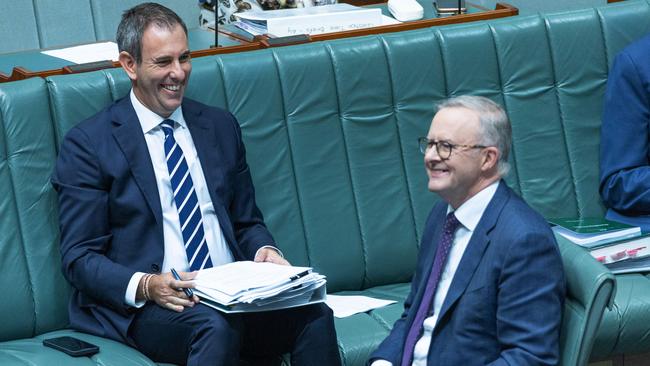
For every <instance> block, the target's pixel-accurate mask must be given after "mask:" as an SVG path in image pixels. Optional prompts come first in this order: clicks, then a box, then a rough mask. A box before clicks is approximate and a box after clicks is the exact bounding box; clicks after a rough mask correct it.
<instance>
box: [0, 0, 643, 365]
mask: <svg viewBox="0 0 650 366" xmlns="http://www.w3.org/2000/svg"><path fill="white" fill-rule="evenodd" d="M648 32H650V0H631V1H626V2H623V3H618V4H612V5H608V6H605V7H601V8H597V9H588V10H582V11H575V12H566V13H556V14H549V15H542V16H537V15H535V16H530V17H515V18H509V19H504V20H499V21H492V22H485V23H477V24H466V25H457V26H449V27H439V28H431V29H424V30H417V31H410V32H402V33H393V34H388V35H382V36H371V37H363V38H354V39H344V40H338V41H332V42H319V43H312V44H306V45H300V46H292V47H283V48H277V49H269V50H262V51H256V52H249V53H240V54H228V55H222V56H214V57H203V58H200V59H196V60H194V61H193V66H194V69H193V74H192V79H191V81H190V89H189V90H188V96H190V97H192V98H195V99H198V100H200V101H203V102H205V103H208V104H212V105H217V106H221V107H223V108H226V109H228V110H230V111H231V112H232V113H234V115H235V116H237V118H238V119H239V122H240V124H241V126H242V131H243V135H244V140H245V143H246V146H247V157H248V160H249V164H250V166H251V171H252V175H253V180H254V183H255V187H256V193H257V198H258V204H259V205H260V207H261V209H262V211H263V212H264V214H265V218H266V221H267V223H268V225H269V228H270V230H271V231H272V233H273V234H274V236H275V238H276V240H277V242H278V244H279V246H280V247H281V249H282V250H283V251H284V253H285V255H286V257H287V258H288V259H289V260H290V261H291V262H292V263H294V264H296V265H310V266H313V267H315V268H316V270H317V271H318V272H319V273H324V274H326V275H327V277H328V290H329V291H330V292H340V293H344V294H346V293H347V294H359V293H361V294H367V295H370V296H376V297H381V298H389V299H395V300H398V304H395V305H391V306H388V307H385V308H382V309H379V310H376V311H373V312H370V313H369V314H357V315H355V316H352V317H350V318H345V319H337V320H336V326H337V331H338V335H339V346H340V348H341V352H342V355H343V357H344V360H345V364H346V365H361V364H363V363H364V362H365V361H366V359H367V356H368V354H369V353H370V352H371V351H372V349H373V348H374V347H376V346H377V345H378V343H379V342H380V341H381V340H382V339H383V338H384V337H385V336H386V335H387V334H388V332H389V329H390V327H391V325H392V323H393V322H394V321H395V320H396V319H397V317H399V315H400V313H401V306H402V301H403V300H404V298H405V297H406V295H407V293H408V290H409V288H408V286H409V285H408V281H409V280H410V276H411V274H412V271H413V269H414V264H415V258H416V255H417V249H418V242H419V239H420V235H421V233H422V231H423V225H424V221H425V218H426V215H427V213H428V211H429V209H430V208H431V206H432V205H433V203H434V201H435V200H436V199H437V198H436V197H435V196H434V195H432V194H431V193H429V192H428V191H427V190H426V177H425V175H424V173H423V167H422V157H421V155H420V153H419V152H418V149H417V143H416V138H417V137H418V136H421V135H424V134H426V131H427V129H428V126H429V123H430V120H431V118H432V116H433V104H434V102H436V101H438V100H441V99H443V98H446V97H448V96H453V95H460V94H466V93H472V94H480V95H484V96H488V97H490V98H493V99H494V100H496V101H497V102H499V103H501V104H503V105H504V106H505V107H506V109H507V111H508V114H509V116H510V118H511V120H512V123H513V137H514V142H513V153H512V156H511V163H512V167H513V169H512V172H511V174H510V175H509V176H508V178H507V182H508V184H509V185H510V186H511V187H513V188H514V189H515V190H516V191H518V192H519V193H520V194H521V195H522V196H523V198H524V199H525V200H526V201H527V202H529V203H530V204H531V205H532V206H534V207H535V208H536V209H538V210H539V211H540V212H541V213H542V214H543V215H545V216H547V217H550V216H597V215H602V214H603V212H604V209H603V207H602V205H601V203H600V201H599V198H598V192H597V187H598V178H597V177H598V160H597V159H598V143H599V135H598V134H599V126H600V111H601V107H602V96H603V93H604V87H605V83H606V79H607V71H608V68H609V65H610V62H611V60H612V58H613V56H614V55H615V54H616V53H617V52H618V51H619V50H621V49H622V48H623V47H624V46H625V45H626V44H628V43H629V42H631V41H633V40H634V39H637V38H639V37H641V36H642V35H643V34H646V33H648ZM128 90H129V81H128V79H127V77H126V75H125V74H124V73H123V72H122V70H120V69H114V70H104V71H99V72H94V73H86V74H73V75H62V76H56V77H51V78H48V79H47V80H41V79H28V80H23V81H19V82H14V83H5V84H0V187H2V192H3V193H4V194H2V195H0V212H2V215H3V216H2V217H3V219H2V220H0V229H2V232H3V235H2V236H0V265H1V268H3V269H5V268H7V270H4V272H5V273H9V275H5V276H0V286H2V288H3V289H5V293H4V298H5V299H9V300H8V301H2V302H0V314H2V317H3V319H2V324H3V326H2V328H0V341H7V342H4V343H0V364H4V363H5V362H8V363H10V362H19V361H26V360H32V361H33V360H36V361H37V362H38V363H40V362H44V361H42V360H45V359H50V358H49V357H50V356H51V357H62V356H61V355H59V354H56V355H55V354H54V353H53V352H54V351H51V350H49V349H44V348H43V347H41V346H40V338H39V337H43V336H44V334H45V335H47V332H50V331H59V332H70V331H68V330H61V329H64V328H65V326H66V323H67V318H66V316H67V315H66V314H67V311H66V303H67V294H68V290H69V288H68V285H67V284H66V282H65V280H64V279H63V277H62V275H61V272H60V264H59V255H58V229H57V222H58V221H57V211H56V204H55V197H54V192H53V191H52V188H51V187H50V186H49V175H50V173H51V170H52V167H53V164H54V159H55V156H56V152H57V149H58V144H59V142H60V141H61V139H62V136H63V135H64V134H65V132H66V131H67V130H69V129H70V128H71V127H72V126H73V125H74V124H76V123H77V122H78V121H80V120H82V119H84V118H86V117H88V116H91V115H92V114H94V113H96V112H97V111H99V110H100V109H101V108H103V107H104V106H105V105H107V104H108V103H110V102H111V101H113V100H116V99H117V98H119V97H121V96H123V95H125V94H126V93H127V92H128ZM560 248H561V252H562V257H563V261H564V265H565V270H566V273H567V281H568V300H567V302H566V307H565V318H564V322H563V329H562V344H563V348H562V362H563V364H564V365H583V364H585V363H586V362H587V359H588V358H589V354H590V350H591V348H592V345H593V342H594V339H595V335H596V331H597V328H598V324H599V320H600V317H601V314H602V311H603V308H604V307H605V305H606V304H607V303H608V302H609V300H610V295H611V294H612V293H613V287H614V283H613V276H612V275H611V273H610V272H608V271H607V270H606V269H605V268H604V267H602V266H601V265H600V264H598V263H597V262H595V261H594V260H593V259H592V258H590V256H589V255H588V254H587V253H586V252H584V251H583V250H581V249H580V248H577V247H575V246H572V245H570V244H568V243H566V242H564V241H561V242H560ZM9 269H10V270H9ZM649 284H650V282H648V279H647V278H646V277H644V276H641V275H626V276H618V284H617V286H618V290H617V297H616V300H615V302H614V304H613V305H612V310H611V311H606V316H605V318H604V320H603V322H602V326H601V327H600V330H599V331H598V338H597V340H596V346H595V348H594V352H593V354H592V357H593V358H604V357H608V356H610V355H614V354H619V353H622V352H625V353H638V352H648V351H649V350H650V337H648V336H647V326H646V325H645V324H647V307H646V306H647V305H645V304H647V303H648V302H649V301H650V292H649V291H643V290H638V289H639V288H641V289H643V288H646V287H648V286H649ZM30 337H37V338H30ZM81 337H86V336H85V335H81ZM87 337H90V336H87ZM88 339H91V338H88ZM91 341H92V342H94V343H98V344H99V345H100V347H102V349H106V350H110V351H111V352H110V354H108V353H104V352H102V353H100V354H99V355H96V356H93V361H94V362H96V363H102V364H120V365H121V364H125V363H131V364H138V365H139V364H148V363H150V361H148V360H147V359H146V358H144V357H143V356H141V355H139V354H138V353H137V352H134V351H133V350H131V349H128V347H125V346H123V345H120V344H116V343H115V342H111V341H109V340H104V339H99V338H97V337H94V338H92V340H91ZM134 355H136V356H134ZM69 361H70V362H72V360H69ZM75 361H77V362H82V360H75ZM62 362H63V361H62Z"/></svg>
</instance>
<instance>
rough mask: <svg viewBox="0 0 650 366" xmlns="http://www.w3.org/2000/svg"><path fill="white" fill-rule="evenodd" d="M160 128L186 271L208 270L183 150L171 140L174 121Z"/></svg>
mask: <svg viewBox="0 0 650 366" xmlns="http://www.w3.org/2000/svg"><path fill="white" fill-rule="evenodd" d="M160 127H162V129H163V132H164V133H165V159H166V160H167V169H168V170H169V180H170V181H171V185H172V190H173V191H174V203H176V209H177V210H178V218H179V221H180V223H181V232H182V234H183V241H184V242H185V253H187V260H188V262H189V263H190V271H196V270H199V269H202V268H210V267H212V261H211V260H210V253H209V252H208V244H207V243H206V241H205V233H204V231H203V218H202V217H201V208H200V207H199V200H198V198H197V196H196V191H195V190H194V183H193V182H192V176H191V175H190V170H189V168H188V166H187V162H186V161H185V156H183V150H181V147H180V146H179V145H178V143H176V139H175V138H174V121H172V120H171V119H166V120H164V121H162V122H161V123H160Z"/></svg>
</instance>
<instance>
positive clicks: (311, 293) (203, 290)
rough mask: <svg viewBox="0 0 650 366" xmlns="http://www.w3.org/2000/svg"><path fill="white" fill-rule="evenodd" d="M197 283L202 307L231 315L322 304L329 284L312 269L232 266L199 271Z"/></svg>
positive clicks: (248, 263) (244, 264) (273, 266)
mask: <svg viewBox="0 0 650 366" xmlns="http://www.w3.org/2000/svg"><path fill="white" fill-rule="evenodd" d="M194 282H195V284H196V287H195V289H194V290H195V293H196V294H197V295H198V296H199V298H200V299H201V302H202V303H204V304H206V305H209V306H211V307H213V308H215V309H218V310H220V311H223V312H228V313H230V312H247V311H268V310H274V309H284V308H289V307H295V306H303V305H307V304H313V303H316V302H323V301H324V300H325V296H326V286H325V284H326V282H327V281H326V280H325V276H322V275H319V274H318V273H315V272H312V269H311V267H291V266H282V265H279V264H274V263H255V262H232V263H228V264H225V265H222V266H218V267H213V268H208V269H203V270H200V271H199V273H198V274H197V275H196V278H195V279H194Z"/></svg>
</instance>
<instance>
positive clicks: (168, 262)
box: [52, 3, 340, 365]
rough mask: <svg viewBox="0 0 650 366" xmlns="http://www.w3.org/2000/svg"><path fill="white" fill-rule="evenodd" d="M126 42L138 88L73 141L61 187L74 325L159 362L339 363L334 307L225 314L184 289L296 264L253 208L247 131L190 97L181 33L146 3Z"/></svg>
mask: <svg viewBox="0 0 650 366" xmlns="http://www.w3.org/2000/svg"><path fill="white" fill-rule="evenodd" d="M117 41H118V47H119V49H120V56H119V60H120V63H121V64H122V67H123V68H124V70H125V71H126V73H127V74H128V76H129V78H130V79H131V82H132V90H131V92H130V94H129V95H128V96H126V97H125V98H123V99H121V100H118V101H117V102H115V103H114V104H112V105H110V106H109V107H107V108H106V109H104V110H103V111H101V112H100V113H98V114H97V115H95V116H93V117H91V118H90V119H88V120H86V121H83V122H81V123H80V124H79V125H77V126H76V127H74V128H73V129H71V130H70V132H69V133H68V134H67V136H66V138H65V140H64V141H63V143H62V145H61V151H60V154H59V158H58V161H57V164H56V169H55V172H54V175H53V178H52V182H53V185H54V187H55V188H56V190H57V191H58V193H59V206H60V223H61V253H62V262H63V271H64V274H65V276H66V278H67V279H68V280H69V281H70V283H71V284H72V286H73V294H72V298H71V302H70V308H69V309H70V323H71V325H72V327H73V328H76V329H78V330H81V331H84V332H88V333H92V334H96V335H99V336H104V337H108V338H112V339H115V340H118V341H122V342H125V343H127V344H129V345H132V346H134V347H137V348H138V349H139V350H141V351H142V352H143V353H145V354H146V355H147V356H149V357H150V358H152V359H153V360H155V361H158V362H172V363H177V364H190V365H236V364H237V363H238V362H239V359H240V357H243V358H246V359H253V360H258V361H259V359H264V358H269V357H275V358H277V357H278V356H279V355H281V354H283V353H285V352H290V353H291V356H292V363H294V364H297V365H317V364H327V365H337V364H340V358H339V354H338V347H337V343H336V334H335V330H334V325H333V318H332V312H331V310H329V308H327V307H326V306H325V305H323V304H318V305H312V306H304V307H300V308H295V309H288V310H281V311H274V312H266V313H252V314H246V315H225V314H222V313H220V312H218V311H216V310H214V309H212V308H209V307H206V306H205V305H203V304H200V303H199V299H198V298H197V297H196V295H194V296H191V297H188V296H187V295H185V293H184V292H183V291H182V290H181V288H187V287H193V286H194V283H193V282H192V281H191V280H192V279H193V278H194V276H195V274H196V272H195V270H198V269H202V268H208V267H210V266H216V265H219V264H224V263H228V262H232V261H237V260H255V261H267V262H275V263H279V264H286V265H288V262H287V261H286V260H284V258H283V257H282V256H281V254H280V253H279V251H278V250H277V249H276V248H275V246H274V245H275V244H274V241H273V238H272V237H271V234H270V233H269V232H268V230H267V229H266V227H265V225H264V222H263V218H262V214H261V213H260V211H259V210H258V208H257V206H256V204H255V197H254V190H253V185H252V182H251V176H250V172H249V168H248V165H247V163H246V159H245V150H244V145H243V144H242V139H241V131H240V128H239V125H238V123H237V121H236V120H235V118H234V117H233V116H232V115H231V114H229V113H227V112H225V111H223V110H221V109H218V108H213V107H209V106H206V105H203V104H201V103H198V102H195V101H192V100H189V99H186V98H184V97H183V95H184V91H185V88H186V85H187V81H188V79H189V75H190V72H191V69H192V66H191V61H190V52H189V49H188V45H187V29H186V27H185V24H183V21H182V20H181V19H180V18H179V17H178V16H177V15H176V14H174V13H173V12H172V11H171V10H169V9H167V8H165V7H163V6H160V5H158V4H152V3H146V4H142V5H138V6H136V7H134V8H132V9H130V10H128V11H127V12H125V13H124V15H123V17H122V22H121V23H120V26H119V28H118V32H117ZM172 268H176V269H178V270H179V271H180V277H181V280H175V279H174V277H173V276H172V275H171V274H170V270H171V269H172ZM258 361H254V363H257V362H258Z"/></svg>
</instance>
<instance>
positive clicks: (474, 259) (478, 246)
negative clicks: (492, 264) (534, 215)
mask: <svg viewBox="0 0 650 366" xmlns="http://www.w3.org/2000/svg"><path fill="white" fill-rule="evenodd" d="M509 197H510V188H508V186H507V185H506V183H505V182H504V181H501V182H500V184H499V188H498V189H497V191H496V192H495V194H494V196H493V197H492V200H491V201H490V203H489V204H488V206H487V207H486V209H485V212H483V216H482V217H481V220H480V221H479V223H478V225H477V226H476V229H475V230H474V233H473V234H472V238H471V239H470V241H469V243H468V244H467V248H466V249H465V253H464V254H463V257H462V259H461V260H460V263H459V264H458V268H457V269H456V273H455V274H454V279H453V280H452V282H451V286H450V287H449V291H448V292H447V296H446V297H445V301H444V302H443V304H442V308H441V309H440V314H438V324H439V323H440V320H441V319H442V318H443V317H444V316H445V314H446V313H447V312H448V311H449V309H450V308H451V307H452V306H453V304H454V303H455V302H456V301H457V300H458V298H460V296H461V295H462V294H463V293H464V292H465V290H466V289H467V286H468V285H469V282H470V280H471V279H472V277H473V276H474V272H475V271H476V269H477V267H478V265H479V263H480V262H481V259H482V258H483V252H484V251H485V249H486V248H487V247H488V245H489V244H490V237H489V235H488V234H489V233H490V231H491V230H492V229H493V228H494V226H495V225H496V222H497V219H498V218H499V215H500V214H501V210H502V209H503V206H504V205H505V203H506V202H507V201H508V198H509ZM436 328H437V327H436Z"/></svg>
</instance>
